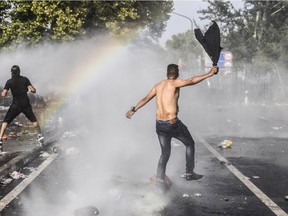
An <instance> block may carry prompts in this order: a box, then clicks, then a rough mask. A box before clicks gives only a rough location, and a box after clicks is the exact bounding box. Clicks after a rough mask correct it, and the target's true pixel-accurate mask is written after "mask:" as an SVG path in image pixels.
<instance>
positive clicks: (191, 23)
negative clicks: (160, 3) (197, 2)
mask: <svg viewBox="0 0 288 216" xmlns="http://www.w3.org/2000/svg"><path fill="white" fill-rule="evenodd" d="M172 13H173V14H176V15H178V16H181V17H183V18H186V19H188V20H189V21H190V23H191V34H192V37H191V45H192V46H193V35H194V34H193V21H192V19H191V18H190V17H188V16H185V15H183V14H179V13H176V12H172ZM191 55H192V50H191ZM192 65H193V62H192V64H191V67H192Z"/></svg>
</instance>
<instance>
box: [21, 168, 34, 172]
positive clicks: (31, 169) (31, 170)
mask: <svg viewBox="0 0 288 216" xmlns="http://www.w3.org/2000/svg"><path fill="white" fill-rule="evenodd" d="M23 169H27V170H29V171H30V172H34V171H35V170H36V168H34V167H24V168H23Z"/></svg>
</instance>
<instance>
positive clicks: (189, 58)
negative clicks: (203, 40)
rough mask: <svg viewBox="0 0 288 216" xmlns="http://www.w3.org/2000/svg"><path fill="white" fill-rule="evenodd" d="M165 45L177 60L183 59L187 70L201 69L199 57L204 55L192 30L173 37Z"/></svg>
mask: <svg viewBox="0 0 288 216" xmlns="http://www.w3.org/2000/svg"><path fill="white" fill-rule="evenodd" d="M165 45H166V48H167V50H168V53H170V54H171V56H173V57H174V58H176V59H175V60H179V59H181V60H182V63H184V64H185V65H186V67H187V68H191V67H199V65H200V62H199V59H200V58H199V56H200V55H201V54H202V48H201V47H200V45H199V43H198V42H196V39H195V37H194V32H192V31H191V30H188V31H186V32H185V33H179V34H177V35H173V36H172V38H171V39H170V40H168V41H167V42H166V44H165ZM175 60H174V61H175Z"/></svg>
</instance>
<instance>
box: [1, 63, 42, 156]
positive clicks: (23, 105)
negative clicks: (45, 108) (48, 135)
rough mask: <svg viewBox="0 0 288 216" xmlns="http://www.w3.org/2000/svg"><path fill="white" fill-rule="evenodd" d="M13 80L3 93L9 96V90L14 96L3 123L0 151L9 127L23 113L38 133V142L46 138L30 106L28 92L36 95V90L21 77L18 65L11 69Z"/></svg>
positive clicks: (10, 80)
mask: <svg viewBox="0 0 288 216" xmlns="http://www.w3.org/2000/svg"><path fill="white" fill-rule="evenodd" d="M11 76H12V78H11V79H9V80H7V82H6V84H5V87H4V89H3V90H2V92H1V95H2V97H5V96H6V95H7V92H8V91H9V89H11V93H12V96H13V101H12V104H11V105H10V107H9V109H8V111H7V113H6V115H5V117H4V120H3V123H2V127H1V132H0V150H1V151H2V143H3V140H2V137H3V135H4V133H5V130H6V128H7V127H8V125H9V124H10V123H11V122H12V121H13V120H14V119H15V118H16V117H17V116H18V115H19V114H20V113H21V112H22V113H24V115H25V116H26V117H27V118H28V119H29V120H30V121H31V122H32V124H33V126H34V127H35V129H36V130H37V132H38V135H37V140H38V141H41V140H43V139H44V137H43V136H42V134H41V130H40V126H39V124H38V121H37V119H36V117H35V115H34V113H33V110H32V106H31V104H30V101H29V98H28V95H27V92H28V91H29V92H32V93H36V89H35V88H34V86H33V85H32V84H31V83H30V81H29V79H28V78H27V77H24V76H20V68H19V66H18V65H14V66H12V68H11Z"/></svg>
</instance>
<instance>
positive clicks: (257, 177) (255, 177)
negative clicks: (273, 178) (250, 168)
mask: <svg viewBox="0 0 288 216" xmlns="http://www.w3.org/2000/svg"><path fill="white" fill-rule="evenodd" d="M252 178H254V179H259V178H260V177H259V176H252Z"/></svg>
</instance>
